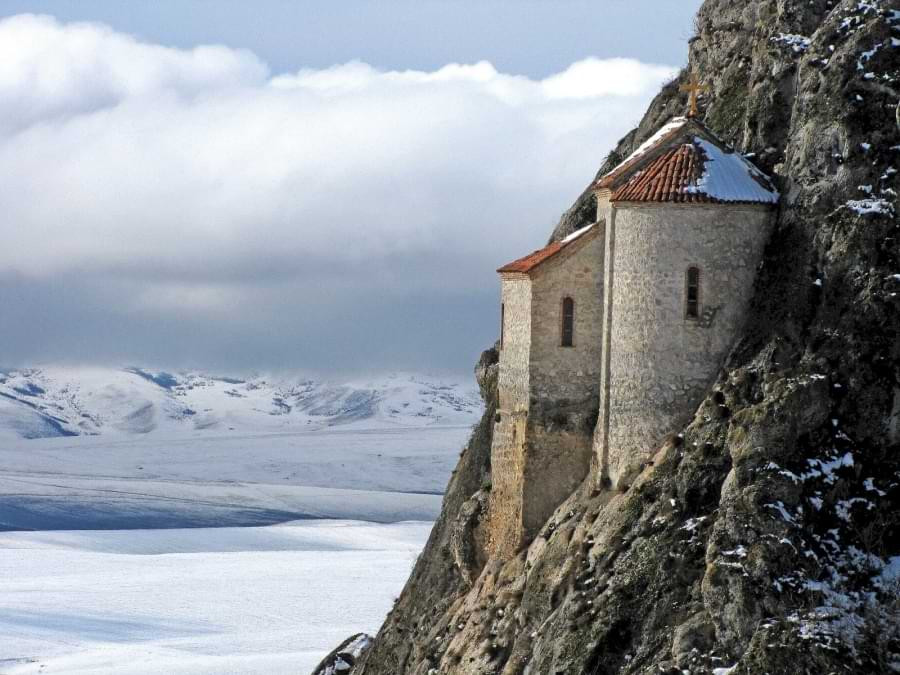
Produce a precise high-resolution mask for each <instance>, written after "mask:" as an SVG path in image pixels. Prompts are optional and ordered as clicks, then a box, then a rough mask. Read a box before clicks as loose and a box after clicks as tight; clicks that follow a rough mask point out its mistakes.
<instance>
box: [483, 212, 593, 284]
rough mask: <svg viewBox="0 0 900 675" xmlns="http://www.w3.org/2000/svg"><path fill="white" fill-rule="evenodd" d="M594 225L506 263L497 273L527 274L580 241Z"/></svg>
mask: <svg viewBox="0 0 900 675" xmlns="http://www.w3.org/2000/svg"><path fill="white" fill-rule="evenodd" d="M595 225H596V224H593V225H588V226H587V227H582V228H581V229H580V230H576V231H575V232H573V233H572V234H570V235H569V236H568V237H566V238H565V239H561V240H559V241H554V242H552V243H551V244H549V245H548V246H545V247H544V248H542V249H538V250H537V251H534V252H533V253H529V254H528V255H526V256H525V257H523V258H519V259H518V260H513V261H512V262H511V263H508V264H506V265H504V266H503V267H501V268H500V269H498V270H497V271H498V272H500V273H501V274H502V273H504V272H522V273H528V272H530V271H531V270H533V269H534V268H535V267H537V266H538V265H540V264H541V263H542V262H544V261H545V260H549V259H550V258H552V257H553V256H555V255H556V254H557V253H559V252H560V251H561V250H563V249H564V248H566V247H567V246H569V245H570V244H571V243H572V242H574V241H576V240H578V239H580V238H581V237H582V236H583V235H584V234H587V232H589V231H590V230H591V229H592V228H593V227H594V226H595Z"/></svg>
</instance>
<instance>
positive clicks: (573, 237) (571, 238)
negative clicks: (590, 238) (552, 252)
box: [562, 223, 594, 244]
mask: <svg viewBox="0 0 900 675" xmlns="http://www.w3.org/2000/svg"><path fill="white" fill-rule="evenodd" d="M593 226H594V224H593V223H591V224H590V225H588V226H587V227H582V228H581V229H580V230H575V231H574V232H573V233H572V234H570V235H569V236H568V237H566V238H565V239H563V240H562V243H563V244H568V243H569V242H572V241H575V240H576V239H578V237H580V236H581V235H583V234H584V233H585V232H587V231H588V230H589V229H591V228H592V227H593Z"/></svg>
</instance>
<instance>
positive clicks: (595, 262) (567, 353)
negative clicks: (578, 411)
mask: <svg viewBox="0 0 900 675" xmlns="http://www.w3.org/2000/svg"><path fill="white" fill-rule="evenodd" d="M605 229H606V228H605V224H604V223H598V224H597V225H595V226H594V229H593V230H591V231H589V232H587V233H585V234H583V235H582V238H581V239H580V240H579V241H577V242H575V243H573V244H571V245H570V247H569V248H567V249H563V250H562V251H561V252H560V253H558V254H557V255H556V256H555V257H554V258H551V259H550V260H548V261H547V262H545V263H544V264H543V265H541V266H540V267H538V268H537V269H536V270H535V272H534V276H533V279H532V294H531V296H532V297H531V316H532V319H531V367H530V378H529V379H530V392H531V404H530V408H531V414H532V418H534V417H535V416H536V415H541V416H542V417H543V416H545V415H547V414H549V415H553V414H555V412H556V411H558V410H559V409H560V408H569V407H572V406H576V407H577V406H581V407H584V406H587V407H588V408H593V409H596V406H597V396H598V395H599V388H600V357H601V339H600V336H601V334H602V333H601V330H602V328H601V327H602V323H603V245H604V243H603V242H604V233H605ZM566 297H570V298H572V299H573V300H574V301H575V321H574V328H575V330H574V340H573V346H572V347H562V346H561V344H562V304H563V299H564V298H566Z"/></svg>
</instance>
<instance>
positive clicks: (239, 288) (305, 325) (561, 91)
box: [0, 0, 698, 372]
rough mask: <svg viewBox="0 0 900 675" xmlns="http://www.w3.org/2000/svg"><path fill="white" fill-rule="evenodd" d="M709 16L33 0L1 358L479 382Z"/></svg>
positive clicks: (11, 26)
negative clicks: (599, 179) (404, 373)
mask: <svg viewBox="0 0 900 675" xmlns="http://www.w3.org/2000/svg"><path fill="white" fill-rule="evenodd" d="M697 4H698V3H696V2H690V3H687V2H685V3H681V2H679V3H672V2H668V1H666V2H648V1H646V0H635V1H633V2H628V3H626V2H618V0H610V1H609V2H597V3H585V2H565V1H559V2H530V1H528V0H520V1H517V2H492V1H490V0H487V1H484V0H483V1H480V2H468V1H467V0H466V1H464V0H456V1H454V2H449V1H447V2H429V1H427V0H417V1H416V2H406V1H402V2H400V1H398V2H383V1H382V2H347V3H340V2H327V3H325V2H280V1H278V2H275V1H272V2H254V3H247V2H234V1H222V0H216V1H215V2H210V1H205V0H204V1H200V0H195V1H193V2H174V1H168V2H154V3H137V2H128V3H125V2H97V1H96V0H79V1H78V2H61V1H58V2H49V1H48V2H35V1H32V2H21V1H19V0H7V1H6V2H5V3H4V4H3V6H2V15H0V173H2V174H3V175H4V176H6V177H7V178H6V179H5V180H4V181H3V182H2V184H0V212H2V213H4V214H5V218H4V219H3V220H2V221H0V306H2V307H3V310H4V316H3V319H4V323H3V331H2V332H0V366H21V365H31V364H39V363H48V362H60V361H64V362H90V363H104V364H111V365H116V364H135V365H146V366H151V367H165V368H179V367H198V368H210V369H215V370H216V371H217V372H246V371H247V370H271V369H291V370H307V371H314V372H335V371H360V370H386V369H407V370H431V371H441V370H452V371H464V370H469V369H470V368H471V366H472V363H473V362H474V360H475V359H476V358H477V355H478V353H479V352H480V350H481V349H483V348H484V347H486V346H488V345H490V344H491V343H492V342H493V340H494V339H495V338H496V335H497V332H498V331H497V325H496V324H497V314H498V312H497V296H498V284H497V280H496V274H495V273H494V270H495V269H496V267H497V266H499V265H500V264H502V263H504V262H506V261H508V260H509V259H512V258H513V257H517V256H519V255H522V254H524V253H527V252H529V251H531V250H532V249H534V248H537V247H539V246H541V245H542V244H543V243H544V241H545V240H546V237H547V236H548V234H549V232H550V230H551V228H552V226H553V224H554V223H555V222H556V220H557V218H558V217H559V214H560V213H561V212H562V211H563V210H565V209H566V208H567V207H568V206H569V205H570V204H571V202H572V200H573V199H574V198H575V197H576V196H577V195H578V194H579V193H580V192H581V190H582V189H583V188H584V186H585V185H586V184H587V183H588V181H589V180H590V178H591V177H592V175H593V173H594V172H595V171H596V169H597V167H598V166H599V165H600V163H601V162H602V161H603V158H604V156H605V154H606V153H607V152H608V151H609V149H610V148H611V147H612V145H613V144H614V143H615V141H616V140H617V139H618V138H619V137H620V136H621V135H622V134H623V133H625V132H626V131H627V130H628V129H630V128H631V127H632V126H633V125H634V124H635V123H636V122H637V121H638V120H639V119H640V116H641V115H642V113H643V111H644V109H645V108H646V105H647V103H648V102H649V100H650V99H651V98H652V97H653V96H654V95H655V94H656V92H657V91H658V90H659V86H660V85H661V84H662V83H663V82H664V81H666V80H667V79H669V78H671V77H672V76H673V74H674V73H675V72H676V70H677V68H679V67H681V66H683V65H684V62H685V58H686V53H687V45H686V41H687V38H688V37H689V34H690V26H691V21H692V15H693V13H694V10H695V9H696V6H697ZM23 13H26V14H23ZM35 14H37V15H43V16H35Z"/></svg>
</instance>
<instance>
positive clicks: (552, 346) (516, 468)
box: [489, 223, 604, 555]
mask: <svg viewBox="0 0 900 675" xmlns="http://www.w3.org/2000/svg"><path fill="white" fill-rule="evenodd" d="M603 232H604V227H603V224H602V223H601V224H598V225H595V226H594V227H593V228H592V229H591V230H590V231H589V232H586V233H585V234H583V235H582V236H581V237H580V238H579V239H578V240H577V241H574V242H572V243H571V244H569V245H568V246H566V247H563V248H562V249H561V250H560V251H559V252H558V253H557V254H556V255H554V256H553V257H551V258H548V259H546V260H545V261H542V262H540V264H538V265H536V266H535V267H533V268H532V269H530V270H528V271H524V272H503V273H502V302H503V312H502V313H503V317H504V326H503V329H502V331H503V337H502V341H501V349H500V374H499V392H500V407H499V410H498V413H497V417H498V419H497V420H496V424H495V427H494V444H493V449H492V453H491V480H492V486H491V507H490V509H491V526H490V544H489V546H490V548H491V551H492V552H493V553H494V554H496V555H505V554H507V553H511V552H514V551H515V550H517V549H518V548H519V547H520V546H521V545H522V543H523V541H526V540H528V539H530V538H531V537H532V536H533V534H534V532H536V530H537V528H539V527H540V526H541V525H542V524H543V523H544V522H545V521H546V519H547V517H548V516H549V515H550V514H551V513H552V512H553V509H555V508H556V506H557V505H558V504H559V503H560V502H561V501H563V500H564V499H565V498H566V497H567V496H568V495H569V494H571V492H572V490H573V489H574V488H575V487H577V485H578V484H579V483H580V482H581V481H582V480H583V479H584V477H585V476H586V475H587V472H588V468H589V465H590V459H591V430H592V429H593V426H594V423H595V420H596V412H597V401H598V395H599V384H600V363H601V361H600V342H599V341H598V340H597V339H596V335H597V334H598V332H599V331H600V322H601V320H602V296H603V276H602V275H603V269H602V265H600V266H598V265H597V261H598V260H602V247H603ZM567 297H569V298H571V299H572V300H573V301H574V308H575V311H574V340H573V346H572V347H563V346H562V344H561V332H562V321H563V317H562V304H563V300H564V299H565V298H567Z"/></svg>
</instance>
